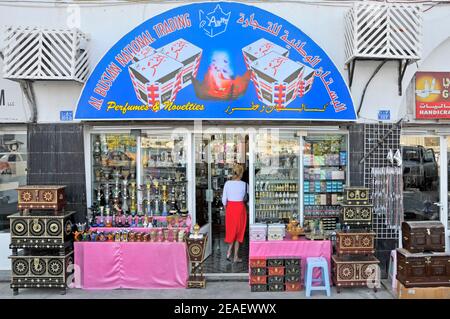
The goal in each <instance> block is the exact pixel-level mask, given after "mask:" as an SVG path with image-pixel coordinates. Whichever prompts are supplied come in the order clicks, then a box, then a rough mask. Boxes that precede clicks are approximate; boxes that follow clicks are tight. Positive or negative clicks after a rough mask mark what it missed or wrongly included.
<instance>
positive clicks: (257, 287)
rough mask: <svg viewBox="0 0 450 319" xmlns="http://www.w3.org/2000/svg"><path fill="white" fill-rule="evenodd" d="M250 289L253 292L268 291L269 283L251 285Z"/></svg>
mask: <svg viewBox="0 0 450 319" xmlns="http://www.w3.org/2000/svg"><path fill="white" fill-rule="evenodd" d="M250 290H251V291H252V292H266V291H267V285H265V284H264V285H261V284H255V285H250Z"/></svg>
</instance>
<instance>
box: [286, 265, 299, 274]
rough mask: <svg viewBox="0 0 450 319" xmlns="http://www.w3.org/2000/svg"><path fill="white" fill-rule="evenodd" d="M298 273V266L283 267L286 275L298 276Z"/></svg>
mask: <svg viewBox="0 0 450 319" xmlns="http://www.w3.org/2000/svg"><path fill="white" fill-rule="evenodd" d="M300 272H301V269H300V266H291V267H285V274H286V275H299V274H300Z"/></svg>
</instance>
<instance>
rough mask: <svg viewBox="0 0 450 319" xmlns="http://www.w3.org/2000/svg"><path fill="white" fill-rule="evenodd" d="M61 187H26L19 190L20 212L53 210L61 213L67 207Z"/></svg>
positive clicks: (18, 202) (63, 187) (18, 205)
mask: <svg viewBox="0 0 450 319" xmlns="http://www.w3.org/2000/svg"><path fill="white" fill-rule="evenodd" d="M65 188H66V186H61V185H26V186H21V187H19V188H17V192H18V200H17V207H18V209H19V210H22V211H23V210H25V209H53V210H55V211H61V210H63V209H64V206H65V205H66V195H65V192H64V189H65Z"/></svg>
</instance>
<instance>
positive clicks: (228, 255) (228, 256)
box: [227, 253, 231, 262]
mask: <svg viewBox="0 0 450 319" xmlns="http://www.w3.org/2000/svg"><path fill="white" fill-rule="evenodd" d="M227 260H228V261H229V262H231V253H229V254H227Z"/></svg>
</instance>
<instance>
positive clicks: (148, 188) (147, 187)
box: [145, 180, 153, 216]
mask: <svg viewBox="0 0 450 319" xmlns="http://www.w3.org/2000/svg"><path fill="white" fill-rule="evenodd" d="M151 186H152V184H151V182H150V181H149V180H148V181H147V183H146V184H145V190H146V194H147V197H146V200H147V201H146V204H147V205H146V212H147V215H148V216H153V212H152V205H151V203H152V200H151V196H150V195H151V192H152V188H151Z"/></svg>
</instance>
